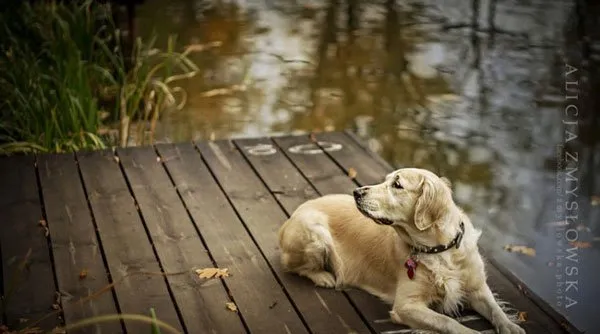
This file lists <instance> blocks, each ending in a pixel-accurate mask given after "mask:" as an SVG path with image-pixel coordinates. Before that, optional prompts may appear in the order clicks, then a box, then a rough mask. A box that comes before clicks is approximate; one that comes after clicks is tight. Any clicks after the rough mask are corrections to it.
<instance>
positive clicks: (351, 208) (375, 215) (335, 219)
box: [279, 168, 525, 334]
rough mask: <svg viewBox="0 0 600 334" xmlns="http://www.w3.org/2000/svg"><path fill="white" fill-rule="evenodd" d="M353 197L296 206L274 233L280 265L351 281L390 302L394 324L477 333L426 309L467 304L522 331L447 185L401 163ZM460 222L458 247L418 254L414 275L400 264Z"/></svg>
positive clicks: (447, 237) (447, 236)
mask: <svg viewBox="0 0 600 334" xmlns="http://www.w3.org/2000/svg"><path fill="white" fill-rule="evenodd" d="M354 197H355V198H353V197H352V196H349V195H328V196H323V197H321V198H317V199H314V200H310V201H307V202H306V203H304V204H302V205H301V206H300V207H298V209H296V211H295V212H294V213H293V214H292V216H291V217H290V219H288V220H287V221H286V222H285V223H284V224H283V226H282V227H281V229H280V231H279V242H280V247H281V252H282V254H281V261H282V264H283V266H284V268H285V269H286V270H288V271H291V272H295V273H297V274H299V275H302V276H305V277H308V278H309V279H311V280H312V281H313V282H314V283H315V284H316V285H318V286H322V287H338V288H341V287H345V286H351V287H358V288H361V289H363V290H365V291H367V292H369V293H371V294H373V295H375V296H378V297H380V298H381V299H382V300H384V301H385V302H387V303H389V304H392V310H391V311H390V317H391V319H392V320H393V321H394V322H397V323H403V324H406V325H408V326H410V327H412V328H418V329H429V330H434V331H439V332H443V333H456V334H466V333H477V332H476V331H474V330H471V329H469V328H467V327H465V326H463V325H462V324H460V323H459V322H458V321H456V320H454V319H452V318H451V317H449V316H446V315H444V314H441V313H437V312H435V311H434V310H432V309H431V307H434V308H436V309H437V310H439V311H442V312H445V313H453V312H456V311H457V309H458V308H459V306H460V305H462V304H469V305H470V306H471V307H472V308H473V309H474V310H476V311H478V312H479V313H480V314H481V315H483V316H484V317H486V318H487V319H488V320H490V322H491V323H492V324H493V325H494V326H495V327H496V330H497V332H498V333H501V334H522V333H525V331H524V330H523V329H522V328H521V327H519V326H518V325H516V324H515V323H513V322H512V321H511V320H510V319H509V318H508V317H507V316H506V314H505V313H504V312H503V311H502V309H501V308H500V306H499V305H498V303H497V301H496V300H495V299H494V297H493V295H492V292H491V291H490V289H489V287H488V285H487V283H486V274H485V268H484V262H483V259H482V257H481V255H480V254H479V250H478V247H477V241H478V239H479V236H480V235H481V231H479V230H477V229H475V228H474V227H473V225H472V223H471V221H470V220H469V218H468V217H467V215H466V214H465V213H464V212H463V211H462V210H461V209H460V208H459V207H458V206H456V204H455V203H454V201H453V199H452V192H451V190H450V183H449V182H448V181H447V180H446V179H444V178H439V177H438V176H436V175H435V174H433V173H431V172H429V171H427V170H423V169H416V168H405V169H400V170H397V171H395V172H393V173H391V174H389V175H388V176H387V177H386V179H385V181H384V182H382V183H380V184H377V185H373V186H368V187H362V188H358V189H357V190H355V191H354ZM460 222H463V223H464V225H465V232H464V236H463V238H462V242H461V244H460V247H459V248H452V249H449V250H447V251H444V252H442V253H438V254H418V255H417V259H418V262H419V264H418V267H417V269H416V272H415V277H414V279H412V280H411V279H409V278H408V276H407V274H406V269H405V268H404V262H405V261H406V259H407V258H408V257H409V254H410V245H415V244H417V245H424V246H435V245H445V244H448V243H449V242H450V241H451V240H452V239H453V238H454V237H455V236H456V234H457V232H458V231H459V224H460Z"/></svg>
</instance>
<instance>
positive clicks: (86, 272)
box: [79, 269, 88, 279]
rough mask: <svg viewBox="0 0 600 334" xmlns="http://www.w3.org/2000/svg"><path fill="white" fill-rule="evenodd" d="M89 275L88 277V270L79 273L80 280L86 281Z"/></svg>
mask: <svg viewBox="0 0 600 334" xmlns="http://www.w3.org/2000/svg"><path fill="white" fill-rule="evenodd" d="M87 275H88V271H87V269H82V270H81V271H80V272H79V279H85V278H86V277H87Z"/></svg>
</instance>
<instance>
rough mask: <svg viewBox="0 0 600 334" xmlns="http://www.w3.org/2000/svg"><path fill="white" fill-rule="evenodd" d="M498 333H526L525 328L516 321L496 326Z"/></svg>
mask: <svg viewBox="0 0 600 334" xmlns="http://www.w3.org/2000/svg"><path fill="white" fill-rule="evenodd" d="M496 332H498V334H526V332H525V330H524V329H523V328H522V327H521V326H519V325H517V324H515V323H514V322H505V323H502V324H500V325H499V326H498V327H496Z"/></svg>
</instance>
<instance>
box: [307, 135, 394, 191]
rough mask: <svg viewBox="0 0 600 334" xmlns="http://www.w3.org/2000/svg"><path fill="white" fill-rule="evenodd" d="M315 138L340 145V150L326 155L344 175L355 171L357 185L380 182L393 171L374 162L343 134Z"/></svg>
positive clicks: (363, 150)
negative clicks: (351, 170)
mask: <svg viewBox="0 0 600 334" xmlns="http://www.w3.org/2000/svg"><path fill="white" fill-rule="evenodd" d="M315 137H316V138H317V140H318V141H319V142H326V143H336V144H340V145H342V148H341V149H340V150H331V151H329V152H327V153H328V154H329V155H330V156H331V158H332V159H333V160H334V161H335V162H336V163H337V164H338V165H339V166H340V167H341V168H342V169H343V170H344V171H345V172H346V174H348V172H349V170H350V169H353V170H354V171H356V175H355V179H356V181H357V182H358V183H359V184H372V183H378V182H382V181H383V180H384V178H385V176H386V175H387V174H388V173H390V172H391V171H392V170H393V169H389V168H386V167H385V166H384V165H382V164H381V163H379V162H377V161H376V160H374V159H373V158H372V157H371V156H370V155H368V154H367V151H366V150H365V149H364V148H363V147H361V146H359V145H357V143H356V142H355V141H354V140H353V139H352V138H351V137H349V136H347V135H345V134H343V133H339V132H324V133H320V134H316V135H315ZM321 145H322V144H321Z"/></svg>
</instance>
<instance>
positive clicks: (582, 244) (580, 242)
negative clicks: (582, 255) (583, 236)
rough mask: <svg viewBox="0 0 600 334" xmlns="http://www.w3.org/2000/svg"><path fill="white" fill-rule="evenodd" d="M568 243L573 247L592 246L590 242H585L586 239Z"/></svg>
mask: <svg viewBox="0 0 600 334" xmlns="http://www.w3.org/2000/svg"><path fill="white" fill-rule="evenodd" d="M570 244H571V245H572V246H573V247H577V248H590V247H592V243H591V242H587V241H572V242H570Z"/></svg>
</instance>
